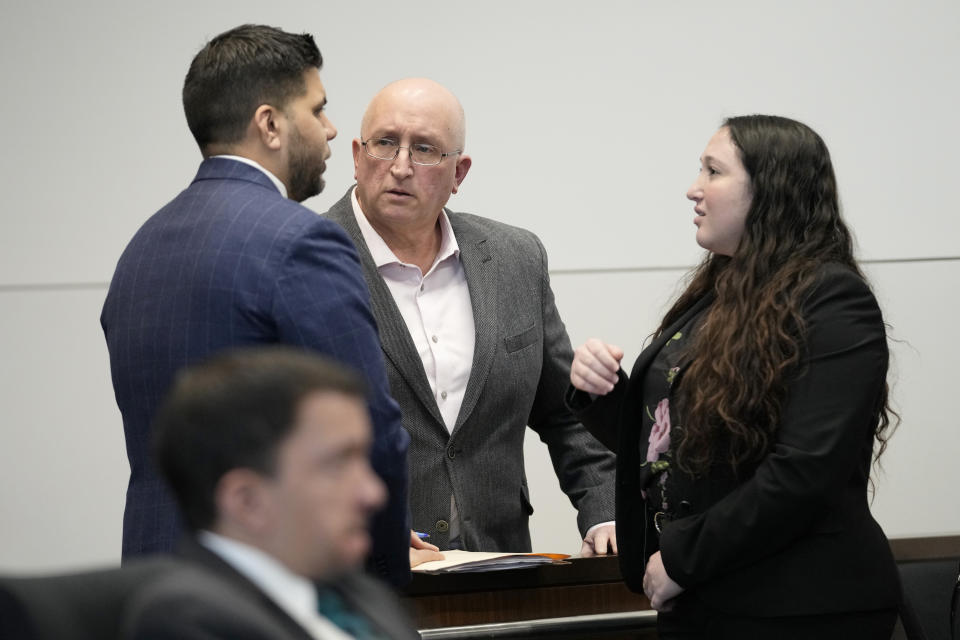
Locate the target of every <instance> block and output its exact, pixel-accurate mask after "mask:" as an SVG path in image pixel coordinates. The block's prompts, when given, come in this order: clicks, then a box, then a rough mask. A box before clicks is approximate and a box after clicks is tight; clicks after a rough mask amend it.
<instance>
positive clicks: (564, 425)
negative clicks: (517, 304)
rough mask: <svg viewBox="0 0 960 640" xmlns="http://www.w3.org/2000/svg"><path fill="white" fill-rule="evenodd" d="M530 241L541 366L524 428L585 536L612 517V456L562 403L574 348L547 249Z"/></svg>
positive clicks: (613, 478)
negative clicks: (544, 454) (537, 282)
mask: <svg viewBox="0 0 960 640" xmlns="http://www.w3.org/2000/svg"><path fill="white" fill-rule="evenodd" d="M534 240H535V242H536V246H537V249H538V250H539V252H540V256H541V298H542V323H543V365H542V369H541V372H540V380H539V383H538V386H537V394H536V397H535V399H534V403H533V407H532V409H531V415H530V419H529V425H530V427H531V428H532V429H533V430H534V431H536V432H537V433H538V435H539V436H540V439H541V440H542V441H543V442H544V443H545V444H546V445H547V447H548V449H549V450H550V458H551V460H552V462H553V468H554V470H555V471H556V473H557V478H558V479H559V481H560V487H561V488H562V489H563V491H564V493H566V494H567V496H568V497H569V498H570V502H571V503H573V505H574V506H575V507H576V508H577V525H578V527H579V529H580V534H581V535H585V534H586V532H587V530H588V529H589V528H590V527H592V526H593V525H595V524H598V523H601V522H607V521H611V520H613V519H614V518H615V515H614V511H615V509H614V491H615V483H616V479H615V475H616V456H615V455H614V454H613V453H612V452H611V451H610V450H608V449H607V448H605V447H604V446H603V445H602V444H600V442H599V441H597V439H596V438H594V437H593V436H592V435H591V434H590V433H589V432H588V431H587V430H586V429H585V428H584V426H583V425H582V424H581V423H580V421H579V420H577V418H576V417H575V416H574V415H573V414H572V413H571V412H570V409H569V408H568V407H567V406H566V404H565V402H564V393H565V391H566V389H567V386H568V384H569V381H570V363H571V362H572V361H573V349H572V348H571V346H570V338H569V337H568V336H567V330H566V327H565V326H564V324H563V321H562V320H561V319H560V313H559V312H558V311H557V306H556V303H555V301H554V296H553V290H552V289H551V287H550V277H549V274H548V271H547V255H546V251H545V250H544V248H543V245H542V244H541V243H540V241H539V239H536V237H534Z"/></svg>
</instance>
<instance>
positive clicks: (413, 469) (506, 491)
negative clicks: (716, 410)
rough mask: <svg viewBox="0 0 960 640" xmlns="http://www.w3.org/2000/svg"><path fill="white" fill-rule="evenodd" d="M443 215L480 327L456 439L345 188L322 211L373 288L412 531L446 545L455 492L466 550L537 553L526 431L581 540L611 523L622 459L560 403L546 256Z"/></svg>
mask: <svg viewBox="0 0 960 640" xmlns="http://www.w3.org/2000/svg"><path fill="white" fill-rule="evenodd" d="M448 214H449V216H450V223H451V224H452V226H453V231H454V235H456V238H457V243H458V244H459V245H460V259H461V261H462V263H463V268H464V272H465V273H466V277H467V283H468V285H469V287H470V298H471V303H472V305H473V315H474V324H475V326H476V346H475V349H474V359H473V367H472V370H471V373H470V381H469V383H468V385H467V390H466V395H465V397H464V401H463V405H462V406H461V408H460V415H459V417H458V418H457V422H456V425H455V426H454V429H453V432H452V433H448V431H447V428H446V427H445V426H444V424H443V420H442V419H441V417H440V411H439V409H438V408H437V404H436V400H435V399H434V398H433V394H432V392H431V390H430V385H429V383H428V382H427V378H426V374H425V373H424V370H423V364H422V362H421V361H420V357H419V355H418V354H417V351H416V349H415V348H414V345H413V340H412V339H411V338H410V335H409V333H408V332H407V328H406V325H405V324H404V322H403V318H402V317H401V315H400V312H399V310H398V309H397V307H396V304H395V303H394V302H393V298H392V296H391V295H390V291H389V289H388V288H387V286H386V283H384V282H383V280H382V278H381V277H380V275H379V274H378V273H377V268H376V265H375V264H374V262H373V259H372V257H371V256H370V252H369V251H368V250H367V246H366V243H365V242H364V240H363V236H362V235H361V233H360V228H359V226H358V225H357V222H356V219H355V218H354V214H353V209H352V205H351V201H350V191H348V192H347V195H346V196H345V197H344V198H342V199H341V200H340V201H339V202H337V203H336V204H335V205H334V206H333V207H332V208H331V209H330V211H328V212H327V216H328V217H329V218H330V219H331V220H334V221H335V222H337V223H339V224H341V225H342V226H343V227H344V229H346V230H347V233H348V234H349V235H350V236H351V237H352V238H353V241H354V243H355V244H356V245H357V249H358V251H359V253H360V262H361V265H362V266H363V272H364V276H365V277H366V278H367V284H368V285H369V286H370V296H371V304H372V308H373V313H374V316H376V319H377V323H378V324H379V326H380V337H381V342H382V345H383V351H384V354H385V355H386V359H387V374H388V376H389V378H390V387H391V391H392V393H393V396H394V397H395V398H396V399H397V402H399V403H400V407H401V408H402V410H403V425H404V427H405V428H406V429H407V431H408V432H409V433H410V436H411V444H410V473H411V490H410V508H411V512H412V516H413V526H414V528H415V529H416V530H417V531H426V532H429V533H430V541H431V542H433V543H434V544H437V545H438V546H440V548H446V547H447V544H448V541H449V534H448V532H447V531H445V530H444V528H443V526H442V525H441V526H439V527H438V522H439V521H441V520H442V521H449V519H450V495H451V494H453V495H454V496H455V497H456V500H457V505H458V508H459V512H460V518H461V538H462V540H463V543H464V546H465V548H467V549H470V550H483V551H528V550H530V532H529V528H528V519H529V515H530V514H531V513H532V511H533V508H532V507H531V506H530V502H529V495H528V492H527V482H526V476H525V473H524V467H523V438H524V435H525V433H526V426H527V425H529V426H530V427H531V428H533V429H534V430H535V431H537V433H538V434H539V436H540V439H541V440H543V441H544V442H545V443H546V444H547V446H548V447H549V450H550V455H551V458H552V460H553V465H554V469H555V470H556V472H557V477H558V478H559V480H560V486H561V488H562V489H563V490H564V491H565V492H566V494H567V495H568V496H569V497H570V500H571V502H572V503H573V504H574V506H576V507H577V509H578V511H579V513H578V516H577V522H578V525H579V528H580V533H581V535H582V534H583V533H585V532H586V530H587V529H588V528H589V527H590V526H592V525H594V524H597V523H599V522H604V521H607V520H613V513H614V505H613V500H614V495H613V492H614V467H615V460H614V457H613V454H611V453H610V452H609V451H607V450H606V449H605V448H604V447H603V446H602V445H601V444H600V443H599V442H597V441H596V440H595V439H594V438H593V436H591V435H590V434H589V433H587V431H586V430H585V429H584V428H583V426H582V425H581V424H580V423H579V422H577V420H576V419H575V418H574V417H573V416H572V415H571V414H570V412H569V411H568V410H567V408H566V406H565V405H564V402H563V394H564V392H565V391H566V388H567V385H568V383H569V376H570V369H569V368H570V362H571V361H572V360H573V352H572V350H571V348H570V340H569V338H568V337H567V333H566V329H565V328H564V326H563V322H562V321H561V320H560V316H559V314H558V312H557V308H556V306H555V304H554V300H553V292H552V290H551V289H550V281H549V276H548V273H547V259H546V252H545V251H544V249H543V246H542V245H541V244H540V241H539V240H538V239H537V237H536V236H535V235H533V234H532V233H530V232H529V231H525V230H523V229H518V228H516V227H511V226H508V225H505V224H501V223H499V222H495V221H493V220H489V219H485V218H480V217H478V216H473V215H470V214H465V213H452V212H449V211H448ZM571 534H573V532H572V531H571Z"/></svg>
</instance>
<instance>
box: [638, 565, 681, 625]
mask: <svg viewBox="0 0 960 640" xmlns="http://www.w3.org/2000/svg"><path fill="white" fill-rule="evenodd" d="M643 592H644V593H645V594H646V595H647V598H648V599H649V600H650V606H651V607H653V608H654V610H656V611H670V610H671V609H673V599H674V598H676V597H677V596H678V595H680V594H681V593H683V587H681V586H680V585H678V584H677V583H676V582H674V581H673V580H671V579H670V576H668V575H667V570H666V568H664V566H663V559H662V558H661V557H660V552H659V551H657V552H656V553H655V554H653V555H652V556H650V559H649V560H648V561H647V570H646V571H645V572H644V574H643Z"/></svg>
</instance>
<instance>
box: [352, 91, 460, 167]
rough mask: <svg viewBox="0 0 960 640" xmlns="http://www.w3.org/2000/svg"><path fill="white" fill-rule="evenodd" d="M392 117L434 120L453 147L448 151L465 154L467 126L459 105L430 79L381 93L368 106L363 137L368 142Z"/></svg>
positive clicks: (454, 97)
mask: <svg viewBox="0 0 960 640" xmlns="http://www.w3.org/2000/svg"><path fill="white" fill-rule="evenodd" d="M390 114H396V115H397V117H405V116H416V117H418V118H425V117H429V118H432V119H433V120H434V123H435V124H436V125H437V126H438V127H439V128H440V129H441V131H442V134H443V136H444V138H446V143H447V144H448V145H450V146H449V148H446V149H444V150H445V151H449V150H451V149H460V150H463V148H464V145H465V144H466V137H467V123H466V117H465V116H464V113H463V107H462V106H461V105H460V101H459V100H457V97H456V96H455V95H453V93H451V92H450V90H449V89H447V88H446V87H444V86H443V85H442V84H440V83H438V82H434V81H433V80H430V79H428V78H405V79H403V80H397V81H396V82H391V83H390V84H388V85H387V86H385V87H384V88H383V89H381V90H380V91H379V93H377V95H375V96H374V97H373V99H372V100H371V101H370V104H369V105H367V110H366V112H364V114H363V121H362V122H361V123H360V136H361V137H362V138H363V139H366V138H368V137H369V136H370V135H371V133H372V132H371V128H372V126H373V123H374V122H378V121H380V120H381V119H382V118H384V117H389V115H390Z"/></svg>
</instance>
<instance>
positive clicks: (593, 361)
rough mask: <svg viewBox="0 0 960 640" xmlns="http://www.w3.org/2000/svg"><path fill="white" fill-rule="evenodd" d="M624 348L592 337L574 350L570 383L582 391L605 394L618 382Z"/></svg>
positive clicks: (599, 394)
mask: <svg viewBox="0 0 960 640" xmlns="http://www.w3.org/2000/svg"><path fill="white" fill-rule="evenodd" d="M622 359H623V349H621V348H620V347H618V346H615V345H612V344H607V343H606V342H603V341H602V340H597V339H596V338H590V339H589V340H587V341H586V342H585V343H583V344H582V345H581V346H579V347H577V350H576V351H574V352H573V364H571V365H570V384H572V385H573V386H574V387H576V388H577V389H580V390H581V391H586V392H587V393H592V394H595V395H598V396H603V395H606V394H608V393H610V392H611V391H612V390H613V387H614V386H615V385H616V384H617V379H618V378H617V375H618V373H619V371H620V360H622Z"/></svg>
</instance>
